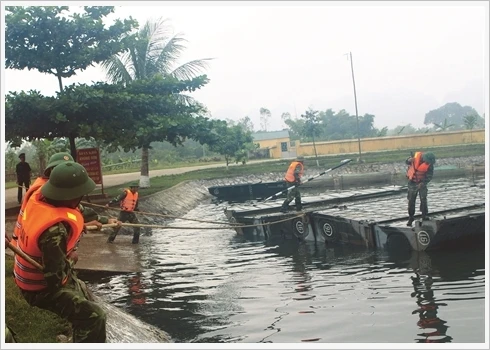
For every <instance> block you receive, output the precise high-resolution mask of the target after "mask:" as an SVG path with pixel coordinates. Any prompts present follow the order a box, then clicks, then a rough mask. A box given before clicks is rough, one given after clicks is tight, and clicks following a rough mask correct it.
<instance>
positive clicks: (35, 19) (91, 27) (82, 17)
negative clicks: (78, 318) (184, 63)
mask: <svg viewBox="0 0 490 350" xmlns="http://www.w3.org/2000/svg"><path fill="white" fill-rule="evenodd" d="M6 10H7V14H6V16H5V23H6V31H5V67H6V68H11V69H19V70H23V69H25V68H27V69H28V70H31V69H36V70H38V71H39V72H41V73H47V74H52V75H54V76H56V77H57V78H58V84H59V89H60V93H62V92H63V84H62V78H69V77H71V76H73V75H75V74H76V72H77V71H78V70H81V71H83V70H85V69H86V68H87V67H89V66H93V65H94V63H99V62H102V61H104V60H106V59H107V58H109V57H110V56H112V55H114V54H116V53H118V52H120V51H121V50H123V48H124V40H123V36H124V34H126V33H127V32H129V31H130V30H131V29H132V28H133V27H134V26H135V25H136V22H135V21H134V20H132V19H131V18H130V19H127V20H124V21H120V20H116V21H115V22H114V23H113V24H112V25H111V26H109V27H106V26H105V25H104V23H103V20H104V19H105V18H106V17H107V16H108V15H109V14H111V13H112V12H114V7H113V6H85V7H84V8H83V12H82V13H72V14H67V13H66V12H68V11H69V8H68V7H67V6H29V7H23V6H7V7H6ZM67 136H68V137H69V139H70V148H71V153H72V156H73V157H74V158H75V157H76V148H75V135H67Z"/></svg>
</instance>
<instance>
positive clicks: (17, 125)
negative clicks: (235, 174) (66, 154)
mask: <svg viewBox="0 0 490 350" xmlns="http://www.w3.org/2000/svg"><path fill="white" fill-rule="evenodd" d="M206 83H207V78H206V77H205V76H203V77H198V78H194V79H191V80H187V81H180V80H177V79H175V78H172V77H166V78H162V77H155V78H153V79H151V80H141V81H134V82H133V83H130V84H127V85H124V84H115V85H110V84H106V83H96V84H94V85H93V86H87V85H85V84H79V85H71V86H68V87H66V89H65V93H64V94H63V95H61V96H58V97H49V96H48V97H46V96H43V95H41V94H40V93H39V92H35V91H34V92H31V93H29V94H27V93H25V92H21V93H19V94H17V93H10V94H9V95H7V96H6V104H5V106H6V108H5V122H6V128H5V130H6V135H5V138H6V140H8V141H10V142H12V144H13V145H20V144H21V142H22V140H23V139H25V140H28V141H32V140H37V139H48V140H54V139H55V138H62V137H66V136H67V135H76V136H77V137H81V138H85V139H90V138H93V139H94V140H104V142H105V143H106V144H107V145H108V150H115V149H117V148H118V147H122V148H123V149H124V150H126V151H129V150H130V149H132V150H135V149H138V148H141V146H142V145H143V144H146V143H147V142H152V141H169V142H171V143H173V144H179V143H181V142H182V140H184V139H185V137H191V138H197V139H199V140H203V142H204V141H209V138H208V133H209V130H210V123H209V122H208V121H207V119H206V118H204V117H194V115H195V113H196V112H198V111H199V110H200V109H199V107H196V106H194V105H188V104H185V103H184V102H183V101H182V100H180V99H179V98H178V96H177V95H178V93H179V92H192V91H194V90H195V89H198V88H200V87H202V86H204V85H205V84H206ZM211 141H213V140H211Z"/></svg>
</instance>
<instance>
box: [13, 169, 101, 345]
mask: <svg viewBox="0 0 490 350" xmlns="http://www.w3.org/2000/svg"><path fill="white" fill-rule="evenodd" d="M68 188H72V189H73V190H72V191H71V192H70V191H66V189H68ZM94 188H95V183H94V182H93V181H92V180H91V179H90V178H89V177H88V175H87V173H86V171H85V169H84V168H83V166H82V165H80V164H78V163H74V162H65V163H62V164H59V165H57V166H56V167H54V169H53V171H52V173H51V175H50V178H49V180H48V182H46V184H44V185H43V186H42V187H41V193H42V195H43V196H44V198H45V200H46V201H47V202H48V203H49V201H55V202H53V203H58V204H56V205H55V204H52V205H55V206H58V207H63V206H64V205H63V204H62V203H68V202H63V201H71V202H70V203H72V204H69V205H76V201H77V200H78V201H79V200H80V199H81V198H82V196H84V195H86V194H88V193H90V192H91V191H93V189H94ZM60 189H61V190H60ZM67 205H68V204H67ZM68 208H69V206H68ZM86 214H87V213H86ZM42 219H43V218H42V216H39V218H38V220H42ZM101 219H102V218H101ZM70 231H71V227H70V226H69V224H67V223H63V222H58V223H56V224H54V225H52V226H51V227H49V228H47V229H46V230H44V231H43V232H42V234H41V235H40V236H39V239H38V247H39V249H40V251H41V253H42V261H43V265H44V268H43V274H44V279H45V280H46V283H47V286H46V288H45V289H42V290H39V291H28V290H23V289H20V291H21V293H22V295H23V296H24V298H25V300H26V301H27V302H28V303H29V305H31V306H37V307H39V308H41V309H45V310H49V311H52V312H54V313H55V314H57V315H59V316H60V317H62V318H63V319H66V320H67V321H69V322H70V323H71V324H72V328H73V342H75V343H105V341H106V314H105V312H104V310H102V309H101V308H100V307H99V306H98V305H97V304H96V303H94V302H92V301H90V300H89V299H90V296H89V295H88V292H87V291H86V290H84V288H83V287H82V285H81V284H82V283H83V282H82V281H79V280H78V278H77V276H76V272H75V270H74V265H75V263H76V260H75V261H74V260H72V259H71V258H72V257H71V256H67V244H68V243H67V242H68V239H69V237H70V236H71V232H70ZM77 234H78V233H77ZM63 281H66V283H65V284H63Z"/></svg>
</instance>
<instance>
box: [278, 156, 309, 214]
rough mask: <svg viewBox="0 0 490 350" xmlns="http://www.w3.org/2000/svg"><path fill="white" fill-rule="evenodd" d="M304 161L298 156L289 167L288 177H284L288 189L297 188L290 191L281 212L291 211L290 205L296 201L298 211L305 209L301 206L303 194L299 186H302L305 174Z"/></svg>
mask: <svg viewBox="0 0 490 350" xmlns="http://www.w3.org/2000/svg"><path fill="white" fill-rule="evenodd" d="M304 161H305V158H304V157H303V156H298V157H297V158H296V159H295V160H294V161H292V162H291V164H290V165H289V168H288V170H287V171H286V175H285V176H284V181H286V185H287V187H288V188H289V187H291V186H296V187H295V188H293V189H291V190H290V191H288V194H287V198H286V200H285V201H284V202H283V203H282V206H281V212H283V213H287V212H288V210H289V203H291V201H292V200H293V199H294V204H295V205H296V210H297V211H300V210H301V209H302V208H303V207H302V205H301V193H300V191H299V188H298V186H299V185H301V177H302V176H303V174H304V169H305V167H304Z"/></svg>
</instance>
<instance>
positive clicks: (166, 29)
mask: <svg viewBox="0 0 490 350" xmlns="http://www.w3.org/2000/svg"><path fill="white" fill-rule="evenodd" d="M170 31H171V27H170V26H169V25H168V23H167V22H166V20H164V19H162V18H159V19H157V20H156V21H147V22H146V23H145V25H144V26H143V27H142V28H141V29H140V30H139V31H137V32H136V33H132V34H131V35H130V36H129V37H128V38H127V50H126V51H125V52H124V53H123V54H122V55H114V56H112V57H110V58H109V59H108V60H106V61H105V62H104V63H103V64H102V66H103V67H104V68H105V70H106V73H107V77H108V78H109V80H110V81H112V82H114V83H123V84H128V83H130V82H132V81H134V80H144V79H148V78H152V77H154V76H157V75H161V76H164V77H165V76H170V77H173V78H176V79H184V80H188V79H191V78H194V77H196V76H198V74H199V73H200V72H201V71H202V70H204V69H205V68H206V67H207V61H208V60H210V59H209V58H206V59H198V60H192V61H189V62H186V63H184V64H182V65H178V66H177V65H176V62H177V61H178V59H179V58H180V56H181V55H182V52H183V51H184V49H185V45H184V42H185V40H184V38H183V37H182V35H181V34H176V35H170V34H169V33H170ZM175 96H176V97H177V98H178V99H180V100H182V101H185V102H186V103H187V104H189V105H194V106H197V105H199V104H198V103H197V101H195V100H194V99H192V98H190V97H188V96H185V95H182V94H176V95H175ZM199 106H200V105H199ZM200 110H201V111H203V110H204V107H203V106H200ZM143 129H145V130H146V131H148V132H150V133H152V130H151V129H150V128H143ZM142 131H143V130H142ZM140 136H141V138H142V139H144V134H141V135H140ZM152 139H153V138H152V137H148V138H147V140H146V141H143V142H142V144H141V152H142V153H141V159H142V161H141V177H140V186H141V187H149V186H150V177H149V166H148V159H149V155H148V150H149V148H150V144H151V142H152Z"/></svg>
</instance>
